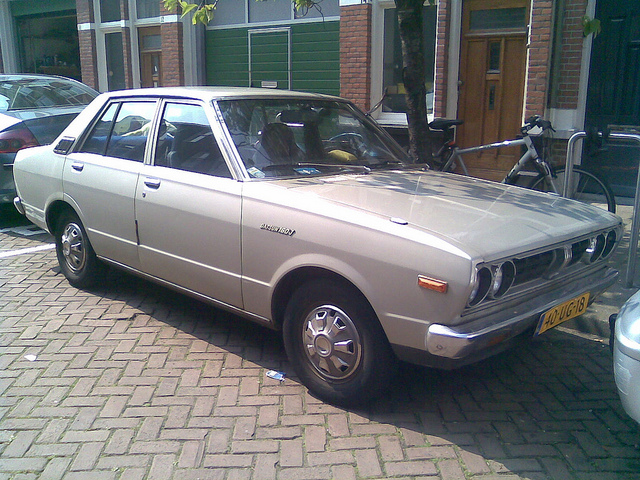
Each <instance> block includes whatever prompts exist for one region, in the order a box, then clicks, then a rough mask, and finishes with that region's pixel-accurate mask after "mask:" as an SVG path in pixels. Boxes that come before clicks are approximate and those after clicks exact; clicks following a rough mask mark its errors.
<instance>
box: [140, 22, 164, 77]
mask: <svg viewBox="0 0 640 480" xmlns="http://www.w3.org/2000/svg"><path fill="white" fill-rule="evenodd" d="M138 35H139V40H140V83H141V86H142V87H143V88H151V87H160V86H162V36H161V35H160V27H145V28H141V29H139V30H138Z"/></svg>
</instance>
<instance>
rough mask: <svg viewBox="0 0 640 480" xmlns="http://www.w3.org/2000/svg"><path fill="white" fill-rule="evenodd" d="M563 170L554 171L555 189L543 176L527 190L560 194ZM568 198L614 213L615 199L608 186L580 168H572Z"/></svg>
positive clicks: (562, 183) (537, 178)
mask: <svg viewBox="0 0 640 480" xmlns="http://www.w3.org/2000/svg"><path fill="white" fill-rule="evenodd" d="M564 170H565V169H564V168H557V169H556V171H555V173H556V178H554V179H553V183H554V185H555V187H556V188H555V189H554V188H553V185H551V183H550V181H549V179H548V178H547V177H546V176H544V175H538V177H536V179H535V180H534V181H533V182H532V183H531V186H530V187H529V188H531V189H532V190H538V191H540V192H558V193H562V187H563V185H564ZM568 196H569V198H573V199H574V200H579V201H581V202H584V203H588V204H590V205H594V206H597V207H600V208H605V209H607V210H609V211H610V212H612V213H616V199H615V197H614V195H613V192H612V191H611V188H610V187H609V185H607V183H606V182H605V181H604V180H602V179H601V178H600V177H598V176H597V175H595V174H593V173H591V172H587V171H586V170H583V169H582V168H580V167H573V180H572V181H571V185H570V189H569V195H568Z"/></svg>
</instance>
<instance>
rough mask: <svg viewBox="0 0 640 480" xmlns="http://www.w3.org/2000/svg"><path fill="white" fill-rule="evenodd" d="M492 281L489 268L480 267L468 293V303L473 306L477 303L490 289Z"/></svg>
mask: <svg viewBox="0 0 640 480" xmlns="http://www.w3.org/2000/svg"><path fill="white" fill-rule="evenodd" d="M492 283H493V275H491V270H489V269H488V268H487V267H482V268H480V269H479V270H478V272H477V273H476V281H475V285H474V287H473V290H472V291H471V294H470V295H469V302H468V305H469V306H470V307H473V306H475V305H478V304H479V303H480V302H481V301H482V300H484V298H485V297H486V296H487V294H488V293H489V290H490V289H491V285H492Z"/></svg>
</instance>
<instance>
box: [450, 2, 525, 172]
mask: <svg viewBox="0 0 640 480" xmlns="http://www.w3.org/2000/svg"><path fill="white" fill-rule="evenodd" d="M527 18H528V1H527V0H465V2H464V4H463V16H462V43H461V56H460V82H459V85H460V103H459V105H458V118H461V119H462V120H464V125H462V126H461V127H460V128H459V129H458V144H459V145H460V146H462V147H471V146H476V145H482V144H487V143H492V142H497V141H502V140H507V139H512V138H515V137H516V135H517V134H518V132H519V129H520V127H521V125H522V109H523V100H524V81H525V64H526V55H527V49H526V39H527V30H526V26H527ZM519 153H520V150H519V149H518V148H509V149H507V148H502V149H500V150H493V151H489V152H486V153H484V154H482V155H478V156H475V155H470V156H468V158H465V162H466V163H467V166H468V167H469V171H470V173H471V175H474V176H477V177H481V178H488V179H491V180H502V178H503V177H504V176H505V174H506V173H507V172H508V171H509V170H510V169H511V167H512V166H513V164H514V163H515V162H516V161H517V159H518V158H519V157H520V154H519Z"/></svg>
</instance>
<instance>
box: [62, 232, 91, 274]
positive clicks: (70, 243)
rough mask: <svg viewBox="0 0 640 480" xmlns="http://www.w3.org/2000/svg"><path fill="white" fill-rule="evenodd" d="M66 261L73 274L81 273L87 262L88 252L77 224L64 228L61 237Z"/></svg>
mask: <svg viewBox="0 0 640 480" xmlns="http://www.w3.org/2000/svg"><path fill="white" fill-rule="evenodd" d="M60 243H61V244H62V255H63V257H64V261H65V263H66V264H67V266H68V267H69V269H70V270H71V271H73V272H76V273H77V272H79V271H81V270H82V269H83V268H84V266H85V264H86V262H87V252H86V249H85V247H84V238H83V236H82V230H81V229H80V227H79V226H78V225H76V224H75V223H69V224H68V225H66V226H65V227H64V230H63V231H62V235H61V236H60Z"/></svg>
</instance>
